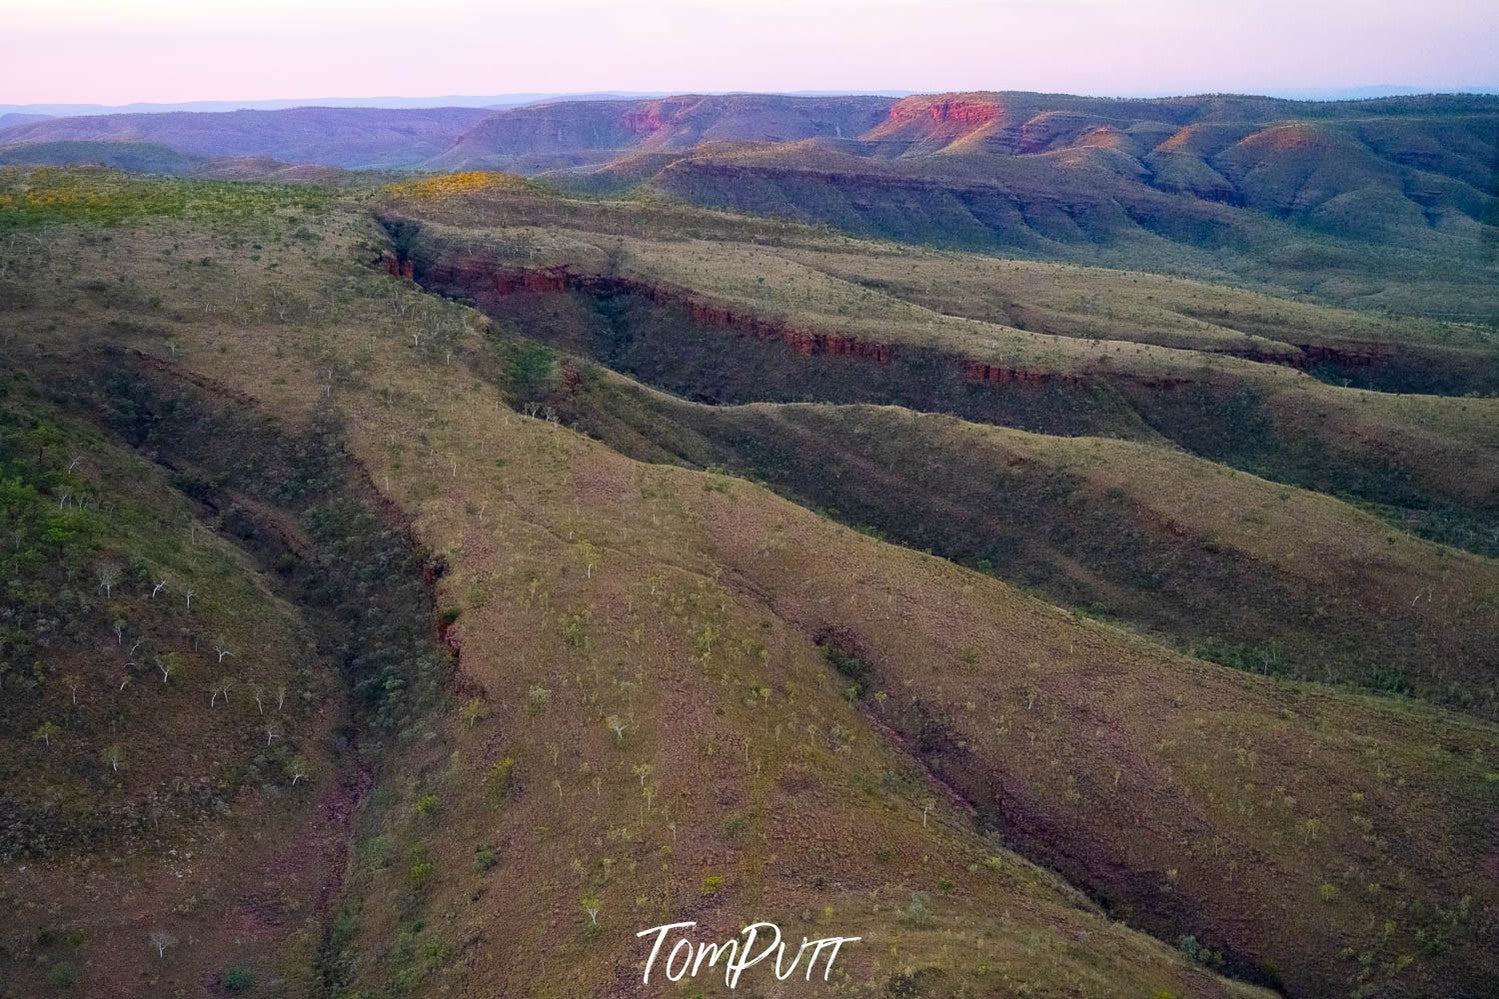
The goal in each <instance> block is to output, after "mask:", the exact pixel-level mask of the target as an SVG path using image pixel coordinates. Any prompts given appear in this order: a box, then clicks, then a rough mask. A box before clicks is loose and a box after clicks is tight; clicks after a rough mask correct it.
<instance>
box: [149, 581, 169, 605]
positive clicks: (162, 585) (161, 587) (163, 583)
mask: <svg viewBox="0 0 1499 999" xmlns="http://www.w3.org/2000/svg"><path fill="white" fill-rule="evenodd" d="M166 588H167V581H166V580H165V579H163V580H161V581H159V582H158V583H157V584H156V585H155V586H153V587H151V599H153V600H154V599H156V594H158V593H160V592H161V591H162V590H164V589H166Z"/></svg>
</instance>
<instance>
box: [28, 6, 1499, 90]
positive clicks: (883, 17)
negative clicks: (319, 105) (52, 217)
mask: <svg viewBox="0 0 1499 999" xmlns="http://www.w3.org/2000/svg"><path fill="white" fill-rule="evenodd" d="M1496 83H1499V0H1420V2H1410V0H1406V2H1399V3H1396V2H1389V0H1247V2H1241V3H1220V2H1210V0H1018V2H1002V0H1001V2H987V3H986V2H980V0H926V2H920V3H918V2H915V0H641V2H636V3H625V2H616V3H606V2H601V0H550V2H540V0H537V2H523V0H522V2H517V0H399V2H397V0H154V2H136V3H130V2H126V0H42V2H36V0H0V103H12V104H21V103H42V102H46V103H62V102H90V103H102V104H122V103H128V102H132V101H186V100H260V99H273V98H301V97H365V96H375V95H404V96H426V95H436V94H499V93H507V92H558V91H594V90H634V91H692V90H697V91H721V90H759V91H772V90H777V91H790V90H856V89H863V90H884V89H890V90H964V89H975V90H976V89H1026V90H1047V91H1067V92H1073V93H1097V94H1131V93H1147V92H1148V93H1159V92H1168V93H1197V92H1203V91H1251V92H1253V91H1265V90H1271V89H1277V90H1283V89H1288V88H1318V87H1347V86H1361V85H1369V84H1400V85H1410V86H1416V87H1422V88H1428V89H1443V88H1453V87H1461V86H1473V85H1494V84H1496Z"/></svg>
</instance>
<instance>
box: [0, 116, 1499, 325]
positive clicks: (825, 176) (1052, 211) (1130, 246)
mask: <svg viewBox="0 0 1499 999" xmlns="http://www.w3.org/2000/svg"><path fill="white" fill-rule="evenodd" d="M101 141H102V142H127V143H146V144H152V145H154V146H156V147H158V148H157V149H156V150H154V151H153V153H152V155H151V156H149V157H147V159H148V160H149V161H150V162H153V163H160V162H163V155H162V149H161V148H160V147H165V148H166V149H169V150H171V151H175V153H178V154H185V155H189V156H199V157H225V156H229V157H251V158H262V159H269V160H274V161H278V162H279V163H282V164H286V163H292V164H296V163H302V164H320V165H325V166H335V167H341V168H347V169H367V168H382V169H420V170H433V171H454V170H473V169H486V170H493V169H501V170H507V171H512V172H518V173H523V174H530V175H533V176H540V177H542V178H543V179H544V180H546V181H547V182H548V183H550V184H552V185H554V186H556V187H560V188H563V189H565V190H568V191H571V192H575V193H586V194H593V195H605V196H609V195H620V194H625V193H628V192H633V191H639V190H644V191H650V192H652V193H655V194H659V195H666V196H668V197H671V198H675V199H679V200H685V201H689V202H692V203H694V204H698V205H702V206H705V207H712V208H722V209H729V210H733V211H739V212H749V213H754V214H762V215H772V216H777V217H780V218H784V219H791V220H795V221H801V222H811V223H817V224H822V225H831V226H834V227H837V228H839V229H842V230H844V231H846V232H849V233H853V234H856V235H860V236H873V237H880V238H886V239H895V240H899V241H903V242H914V243H922V244H929V245H933V246H942V247H949V248H960V249H967V250H979V251H984V252H999V253H1010V254H1014V253H1020V254H1025V255H1031V256H1037V257H1042V258H1046V259H1061V260H1071V261H1076V262H1085V263H1091V264H1102V265H1106V266H1113V267H1129V268H1137V269H1148V270H1157V271H1159V270H1167V271H1185V272H1190V273H1194V274H1198V275H1201V276H1206V277H1214V278H1216V277H1221V276H1222V275H1224V274H1225V273H1232V274H1235V275H1236V276H1237V277H1238V278H1239V279H1241V280H1242V279H1249V280H1258V281H1266V282H1271V283H1274V284H1277V285H1280V286H1282V287H1290V288H1294V289H1296V290H1300V291H1310V292H1315V293H1317V294H1319V295H1321V296H1323V297H1325V298H1328V299H1331V300H1334V301H1338V302H1343V303H1347V304H1357V305H1364V306H1373V307H1378V308H1391V309H1395V310H1398V311H1403V312H1426V313H1435V314H1440V315H1444V316H1448V317H1454V318H1479V319H1483V318H1487V317H1490V316H1492V315H1493V314H1494V312H1495V311H1496V310H1499V293H1487V294H1486V293H1484V292H1482V291H1478V292H1475V291H1474V289H1475V288H1478V289H1482V288H1483V287H1485V282H1486V281H1487V284H1488V285H1493V282H1492V281H1491V280H1489V279H1488V277H1487V276H1489V275H1491V273H1492V268H1493V261H1494V256H1495V248H1496V246H1499V235H1496V233H1499V230H1496V229H1495V226H1494V222H1495V219H1496V218H1499V213H1496V208H1495V205H1496V199H1495V189H1496V177H1499V96H1493V95H1481V94H1467V95H1427V96H1405V97H1385V98H1379V99H1374V100H1361V101H1338V102H1310V101H1291V100H1282V99H1277V98H1270V97H1254V96H1239V95H1222V94H1217V95H1203V96H1196V97H1175V98H1162V99H1108V98H1094V97H1076V96H1069V95H1059V94H1036V93H1018V92H1006V93H966V94H940V95H920V96H911V97H905V98H895V97H889V96H872V95H863V96H838V95H814V96H788V95H756V94H735V95H716V96H703V95H683V96H675V97H650V98H634V99H628V100H565V101H557V102H552V103H547V104H539V105H531V106H526V107H516V108H507V109H503V110H500V111H490V110H484V109H478V108H439V109H427V110H409V109H408V110H379V109H370V108H363V109H355V108H297V109H292V110H282V111H235V112H227V113H185V112H183V113H171V114H146V115H102V116H95V117H78V118H61V119H53V120H47V121H41V122H33V123H30V124H23V125H19V126H16V127H12V128H8V129H5V130H4V131H3V132H0V150H7V149H8V150H9V152H5V153H3V155H4V156H5V158H6V159H8V160H10V161H12V162H53V161H55V158H56V156H57V155H58V152H59V150H63V151H64V152H66V151H67V149H68V147H62V146H58V145H56V144H57V143H70V142H71V143H77V142H101ZM36 143H50V144H52V145H48V146H45V147H43V148H42V151H41V152H37V151H31V152H27V151H24V150H21V149H18V148H17V147H22V146H27V147H30V146H33V145H34V144H36ZM139 152H140V151H139V150H134V151H127V150H123V149H118V148H116V149H107V148H101V149H100V150H98V151H97V154H98V155H99V158H98V159H87V158H85V159H82V160H80V159H79V158H78V157H77V156H72V155H71V154H69V155H70V158H65V159H64V160H63V161H64V162H102V163H106V164H111V165H115V166H119V167H123V168H125V169H137V170H138V169H147V170H151V171H152V172H182V170H181V169H175V168H174V169H166V170H164V171H163V170H161V169H160V168H155V169H153V168H150V167H147V168H141V167H137V166H134V165H132V163H131V160H132V159H134V158H138V154H139ZM94 154H95V153H94V152H90V154H89V155H94ZM39 156H40V157H41V158H40V159H38V158H37V157H39ZM47 157H52V159H48V158H47ZM167 158H170V157H167Z"/></svg>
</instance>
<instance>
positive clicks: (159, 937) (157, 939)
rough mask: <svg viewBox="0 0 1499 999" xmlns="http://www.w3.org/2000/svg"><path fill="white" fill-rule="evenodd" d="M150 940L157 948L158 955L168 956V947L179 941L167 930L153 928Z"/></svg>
mask: <svg viewBox="0 0 1499 999" xmlns="http://www.w3.org/2000/svg"><path fill="white" fill-rule="evenodd" d="M150 940H151V946H152V947H155V948H156V956H157V957H166V956H167V948H168V947H171V946H173V945H175V944H176V943H177V938H176V937H174V936H172V934H170V933H168V932H167V931H166V930H152V931H151V937H150Z"/></svg>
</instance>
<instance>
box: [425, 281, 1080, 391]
mask: <svg viewBox="0 0 1499 999" xmlns="http://www.w3.org/2000/svg"><path fill="white" fill-rule="evenodd" d="M408 269H409V265H408ZM419 281H420V283H421V284H422V285H423V286H424V287H427V288H431V289H433V290H436V291H440V292H450V293H458V294H462V295H467V296H471V297H473V298H474V299H475V300H476V301H477V302H478V303H479V304H480V305H481V306H482V305H483V304H484V303H485V301H486V300H489V301H492V300H494V299H499V298H504V297H506V296H508V295H516V294H542V295H547V294H561V293H563V292H578V293H581V294H584V295H588V296H591V297H602V296H609V295H618V294H630V295H636V296H640V297H643V298H645V299H647V300H649V301H650V302H652V303H653V304H656V305H661V306H668V307H674V308H682V309H685V310H686V311H687V313H688V314H689V315H690V316H691V317H692V319H693V321H694V322H696V323H698V324H700V325H702V326H705V327H708V328H710V329H718V330H727V331H730V332H733V333H735V334H738V335H740V336H751V337H754V338H755V339H757V340H761V341H766V342H777V343H781V344H783V345H785V346H786V347H787V348H788V349H790V350H791V351H793V352H795V353H796V354H799V355H801V356H803V357H822V356H827V357H849V358H857V359H860V360H863V361H867V362H870V363H874V364H882V365H883V364H890V363H892V361H894V360H895V354H896V351H897V350H898V349H899V348H896V347H892V346H891V345H890V344H887V343H880V342H878V341H874V340H867V339H864V338H861V337H858V336H854V335H852V334H847V333H837V332H830V331H825V330H816V329H810V328H807V327H803V326H798V325H796V324H794V323H790V322H787V321H786V320H783V319H778V318H774V317H767V316H760V315H756V314H754V313H753V312H749V311H746V310H744V309H743V308H742V307H739V306H736V305H734V304H732V303H727V302H722V301H716V300H713V299H710V298H706V297H704V296H702V295H699V294H697V293H695V292H693V291H691V290H690V289H687V288H682V287H678V286H674V285H669V284H650V283H646V282H643V281H637V280H633V279H630V278H620V277H609V276H606V275H602V274H579V273H574V272H572V271H570V270H569V269H568V268H567V267H566V266H559V267H548V268H527V267H507V266H504V265H500V264H497V263H496V262H495V261H493V260H490V259H486V258H483V257H478V256H467V255H464V256H458V255H455V256H448V257H440V258H438V259H435V260H432V261H430V262H427V263H425V264H424V266H423V267H422V268H421V269H420V273H419ZM950 363H952V364H954V365H956V366H960V369H961V371H962V374H963V377H964V378H966V379H968V380H969V381H973V382H978V383H981V384H984V385H994V386H1012V387H1015V388H1030V389H1035V388H1042V387H1045V386H1051V385H1060V386H1066V387H1068V388H1082V387H1086V386H1087V385H1088V384H1089V378H1088V377H1087V376H1086V375H1084V374H1070V373H1061V372H1050V371H1036V370H1033V369H1027V368H1015V367H1009V366H1005V365H1001V364H994V363H987V362H984V361H978V360H974V359H971V358H964V357H960V356H951V358H950Z"/></svg>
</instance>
